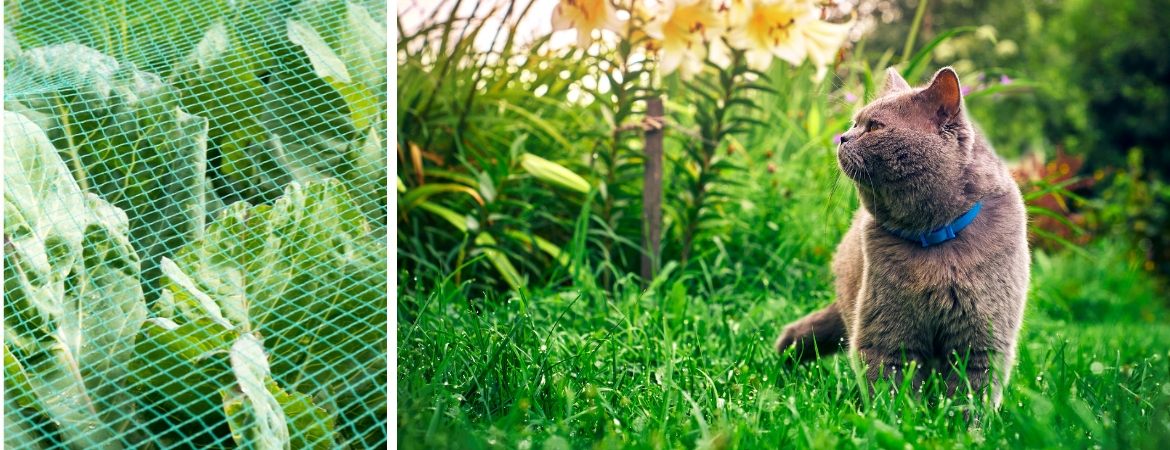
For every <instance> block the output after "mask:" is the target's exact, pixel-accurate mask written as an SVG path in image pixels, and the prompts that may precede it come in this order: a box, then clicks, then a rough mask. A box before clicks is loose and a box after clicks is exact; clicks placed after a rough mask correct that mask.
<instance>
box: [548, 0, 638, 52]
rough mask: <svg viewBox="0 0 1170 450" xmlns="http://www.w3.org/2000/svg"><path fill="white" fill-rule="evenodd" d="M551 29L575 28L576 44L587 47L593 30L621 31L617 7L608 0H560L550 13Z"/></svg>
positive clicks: (591, 39) (590, 42) (591, 40)
mask: <svg viewBox="0 0 1170 450" xmlns="http://www.w3.org/2000/svg"><path fill="white" fill-rule="evenodd" d="M552 28H553V31H561V30H571V29H574V28H575V29H576V30H577V46H578V47H581V48H583V49H588V48H589V46H590V45H592V44H593V37H592V36H591V34H592V33H593V30H597V29H601V30H609V31H612V32H614V33H621V32H622V23H621V20H618V17H617V9H616V8H614V6H613V3H610V2H609V0H561V2H560V3H559V4H558V5H557V7H556V8H555V9H553V14H552Z"/></svg>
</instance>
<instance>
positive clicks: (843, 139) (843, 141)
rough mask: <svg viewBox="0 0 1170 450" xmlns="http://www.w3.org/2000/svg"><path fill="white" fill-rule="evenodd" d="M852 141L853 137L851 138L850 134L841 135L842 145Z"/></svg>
mask: <svg viewBox="0 0 1170 450" xmlns="http://www.w3.org/2000/svg"><path fill="white" fill-rule="evenodd" d="M850 139H853V137H852V136H849V133H845V134H842V135H841V143H842V144H844V143H846V142H849V140H850Z"/></svg>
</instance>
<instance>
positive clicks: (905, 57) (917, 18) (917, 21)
mask: <svg viewBox="0 0 1170 450" xmlns="http://www.w3.org/2000/svg"><path fill="white" fill-rule="evenodd" d="M925 13H926V0H919V1H918V11H917V12H915V13H914V23H913V24H911V25H910V35H909V36H907V37H906V47H904V48H902V61H903V62H905V61H909V60H910V51H911V50H914V39H915V38H917V37H918V26H919V25H922V15H923V14H925Z"/></svg>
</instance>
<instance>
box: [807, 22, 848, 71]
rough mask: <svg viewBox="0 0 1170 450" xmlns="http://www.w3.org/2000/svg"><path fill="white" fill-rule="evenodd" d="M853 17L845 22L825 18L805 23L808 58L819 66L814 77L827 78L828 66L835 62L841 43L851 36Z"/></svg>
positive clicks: (814, 64)
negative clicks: (830, 20)
mask: <svg viewBox="0 0 1170 450" xmlns="http://www.w3.org/2000/svg"><path fill="white" fill-rule="evenodd" d="M853 20H854V19H853V18H852V17H851V18H850V19H849V21H848V22H845V23H829V22H825V21H823V20H814V21H811V22H808V23H806V24H805V26H804V28H803V29H802V30H801V31H803V32H804V42H805V48H807V49H808V59H810V60H812V63H813V66H816V68H817V74H816V75H815V76H814V78H815V79H816V80H817V81H820V80H821V79H823V78H825V73H826V72H828V69H827V68H826V66H828V65H829V63H831V62H833V59H834V58H835V57H836V56H837V52H838V51H839V50H841V45H842V44H844V43H845V39H847V38H848V37H849V30H850V29H852V28H853Z"/></svg>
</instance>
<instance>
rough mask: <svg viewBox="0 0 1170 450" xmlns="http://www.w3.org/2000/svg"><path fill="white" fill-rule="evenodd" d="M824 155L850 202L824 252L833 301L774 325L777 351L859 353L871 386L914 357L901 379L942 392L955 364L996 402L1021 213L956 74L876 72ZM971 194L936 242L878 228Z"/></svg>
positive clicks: (918, 217) (1010, 345)
mask: <svg viewBox="0 0 1170 450" xmlns="http://www.w3.org/2000/svg"><path fill="white" fill-rule="evenodd" d="M871 123H873V124H874V125H873V126H871ZM878 124H880V125H878ZM837 156H838V162H839V165H840V167H841V170H842V171H843V172H844V173H845V175H846V176H848V177H849V178H850V179H852V180H853V182H854V184H855V186H856V188H857V192H858V195H859V197H860V199H861V203H862V207H861V208H860V209H858V210H857V212H856V214H855V215H854V217H853V224H852V226H851V227H850V228H849V231H848V232H847V233H846V234H845V237H844V238H843V239H842V241H841V244H840V245H839V246H838V247H837V253H836V255H835V257H834V261H833V272H834V274H835V275H836V277H837V278H836V290H837V301H836V302H834V303H832V304H830V305H829V306H827V307H825V308H824V309H822V310H820V311H817V312H814V313H812V314H809V315H808V316H806V317H804V318H802V319H800V320H798V321H796V322H793V323H791V324H789V325H788V326H787V327H785V328H784V331H783V333H782V335H781V336H780V339H778V340H777V342H776V348H777V350H778V351H780V352H784V351H786V350H787V349H788V348H789V347H793V346H794V347H795V349H794V350H795V352H796V353H797V354H798V355H800V357H801V358H802V359H804V360H808V359H812V358H815V355H816V353H814V349H813V343H814V340H815V343H816V350H817V352H819V354H821V355H824V354H826V353H831V352H833V351H836V350H837V349H838V347H839V346H842V345H843V346H845V347H847V348H848V349H849V352H850V354H851V356H852V357H853V358H854V361H855V362H857V361H862V362H864V363H866V365H867V366H868V367H867V369H865V370H866V376H867V378H868V379H869V380H870V382H873V381H876V380H877V379H878V378H879V377H881V376H883V374H884V375H885V376H887V377H893V378H894V380H895V381H898V383H897V384H895V386H897V385H900V384H901V383H900V381H899V380H901V378H902V373H903V371H904V370H905V366H904V365H903V363H904V362H908V361H917V363H918V366H919V367H921V368H923V370H919V371H918V372H917V374H916V376H915V380H914V386H919V385H920V383H921V381H922V380H923V378H925V376H926V375H928V374H929V371H930V370H936V371H939V372H941V373H943V374H945V375H946V381H947V386H948V391H949V392H948V394H950V395H954V394H955V391H956V388H962V389H964V390H965V389H966V386H959V385H960V384H962V383H959V381H960V378H959V373H958V372H957V371H954V370H952V367H955V366H954V365H955V364H956V363H958V361H964V360H965V361H966V367H965V371H966V375H967V380H968V382H969V383H970V387H971V388H972V390H974V391H975V392H976V393H978V392H983V390H982V389H983V388H984V387H986V385H987V382H988V381H989V380H990V381H991V389H990V391H991V401H992V402H993V404H994V405H995V406H998V405H999V403H1000V399H1001V397H1002V388H1003V386H1004V385H1005V384H1006V383H1007V379H1008V375H1009V373H1010V370H1011V367H1012V365H1013V363H1014V360H1015V355H1016V338H1017V335H1018V333H1019V329H1020V324H1021V320H1022V316H1023V313H1024V302H1025V300H1026V295H1027V291H1028V276H1029V270H1028V265H1029V261H1030V256H1029V253H1028V242H1027V235H1026V226H1027V215H1026V214H1025V211H1024V202H1023V199H1022V198H1021V196H1020V191H1019V188H1018V187H1017V186H1016V184H1015V182H1014V181H1013V180H1012V178H1011V176H1010V174H1009V173H1008V171H1007V169H1006V167H1005V166H1004V164H1003V162H1002V161H1000V159H999V158H998V157H997V156H996V155H995V153H994V151H993V150H992V149H991V146H990V145H989V144H988V143H987V141H986V140H985V139H984V138H983V136H982V135H981V134H980V133H979V131H978V130H976V129H975V127H974V126H973V125H972V124H971V122H970V121H969V119H968V118H967V117H966V114H965V112H964V108H963V98H962V94H961V91H960V89H959V79H958V75H956V74H955V71H954V70H952V69H951V68H944V69H942V70H940V71H938V72H937V73H936V74H935V75H934V78H933V80H932V81H931V82H930V84H929V85H928V86H927V87H925V88H912V87H910V85H909V84H908V83H906V81H905V80H904V79H902V77H901V76H900V75H899V74H898V72H897V71H895V70H892V69H891V70H888V71H887V75H886V83H885V87H884V89H883V90H882V92H881V94H880V95H879V98H877V99H876V100H875V101H874V102H872V103H870V104H869V105H866V106H865V107H864V108H862V109H861V110H860V111H858V112H857V114H856V115H855V116H854V126H853V128H852V129H850V130H849V131H848V132H847V133H845V134H844V135H842V136H841V145H840V147H838V150H837ZM979 201H982V202H983V206H982V209H981V211H980V212H979V214H978V216H976V218H975V220H974V221H973V222H971V224H970V225H968V226H967V227H966V228H965V229H963V230H962V231H960V232H959V233H957V235H956V237H955V238H954V239H952V240H949V241H945V242H941V243H938V244H933V245H930V246H928V247H923V246H922V244H921V243H917V242H912V241H910V240H907V239H904V238H901V237H898V236H895V235H894V234H892V233H891V232H890V231H887V230H891V229H893V230H902V231H905V232H908V233H922V232H927V231H932V230H935V229H938V228H940V227H943V226H945V225H946V224H948V223H951V222H952V221H954V220H955V219H956V218H957V217H959V216H961V215H962V214H963V213H965V212H967V211H968V210H970V209H971V207H972V206H973V205H974V204H975V203H976V202H979ZM956 355H957V358H958V360H956ZM858 357H860V359H857V358H858ZM977 395H978V394H977Z"/></svg>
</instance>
